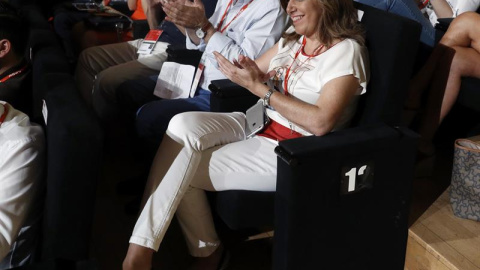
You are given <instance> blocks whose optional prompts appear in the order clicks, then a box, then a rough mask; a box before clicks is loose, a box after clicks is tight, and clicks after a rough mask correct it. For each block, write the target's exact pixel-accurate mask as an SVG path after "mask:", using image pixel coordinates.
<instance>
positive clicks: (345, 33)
mask: <svg viewBox="0 0 480 270" xmlns="http://www.w3.org/2000/svg"><path fill="white" fill-rule="evenodd" d="M290 1H298V0H290ZM303 1H315V2H316V3H317V7H318V10H319V11H320V13H321V14H320V20H319V21H318V25H317V29H318V37H319V39H320V40H321V41H322V42H323V43H324V44H325V45H326V46H327V47H330V46H332V45H333V41H334V40H335V39H345V38H351V39H354V40H356V41H357V42H358V43H360V44H362V45H364V43H365V38H364V31H363V28H362V26H361V25H360V24H359V23H358V15H357V10H356V9H355V8H354V6H353V1H352V0H303ZM300 36H301V35H300V34H297V33H296V32H292V33H289V34H287V33H284V34H283V37H284V38H285V39H286V40H287V42H289V41H292V40H298V39H299V38H300Z"/></svg>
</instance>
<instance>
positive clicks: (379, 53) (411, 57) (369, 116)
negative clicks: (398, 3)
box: [354, 2, 421, 126]
mask: <svg viewBox="0 0 480 270" xmlns="http://www.w3.org/2000/svg"><path fill="white" fill-rule="evenodd" d="M355 4H356V7H357V8H358V9H359V10H362V11H363V12H364V14H363V17H362V19H361V23H362V25H363V26H364V28H365V30H366V46H367V49H368V53H369V58H370V74H371V76H370V81H369V83H368V86H367V93H365V95H363V96H362V97H361V98H360V104H359V106H358V111H357V113H356V118H355V120H354V126H355V125H369V124H373V123H380V122H384V123H388V124H392V125H397V124H399V123H400V118H401V113H402V109H403V102H404V100H405V98H406V94H407V87H408V81H409V80H410V78H411V75H412V72H413V65H414V63H415V55H416V53H417V48H418V44H419V41H418V40H419V36H420V31H421V27H420V25H419V24H418V23H417V22H415V21H412V20H408V19H406V18H403V17H400V16H397V15H395V14H391V13H386V12H383V11H380V10H378V9H375V8H372V7H370V6H367V5H362V4H360V3H357V2H355Z"/></svg>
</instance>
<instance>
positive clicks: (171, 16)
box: [163, 0, 208, 29]
mask: <svg viewBox="0 0 480 270" xmlns="http://www.w3.org/2000/svg"><path fill="white" fill-rule="evenodd" d="M163 10H164V11H165V14H167V17H165V20H167V21H170V22H173V23H174V24H176V25H179V26H183V27H185V28H190V29H197V28H200V27H202V26H204V25H205V24H207V23H208V19H207V17H206V16H205V7H204V5H203V3H202V1H201V0H194V1H193V2H190V1H189V0H186V1H182V0H179V1H171V2H165V3H164V4H163Z"/></svg>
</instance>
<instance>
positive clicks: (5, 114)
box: [0, 104, 8, 127]
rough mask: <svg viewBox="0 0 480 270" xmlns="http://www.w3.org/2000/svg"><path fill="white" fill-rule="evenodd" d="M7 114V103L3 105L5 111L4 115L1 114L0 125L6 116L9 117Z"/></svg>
mask: <svg viewBox="0 0 480 270" xmlns="http://www.w3.org/2000/svg"><path fill="white" fill-rule="evenodd" d="M2 105H3V104H2ZM7 114H8V107H7V105H3V113H2V116H0V127H1V126H2V124H3V121H5V118H7Z"/></svg>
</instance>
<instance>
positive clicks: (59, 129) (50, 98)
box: [22, 4, 103, 261]
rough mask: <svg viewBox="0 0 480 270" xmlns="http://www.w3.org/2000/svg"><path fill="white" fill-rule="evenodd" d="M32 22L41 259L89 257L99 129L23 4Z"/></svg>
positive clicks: (34, 9) (50, 37) (33, 9)
mask: <svg viewBox="0 0 480 270" xmlns="http://www.w3.org/2000/svg"><path fill="white" fill-rule="evenodd" d="M22 9H23V11H24V12H23V13H24V15H25V17H26V19H27V20H28V22H29V24H30V37H29V52H28V54H29V55H28V58H29V59H30V61H31V65H32V91H33V93H32V94H33V101H34V104H33V116H32V118H33V120H34V121H35V122H37V123H41V124H43V125H44V129H45V134H46V139H47V140H46V141H47V168H46V194H45V208H44V220H43V229H42V235H41V239H42V244H41V247H40V254H41V260H42V261H48V260H55V259H59V258H61V259H66V260H72V261H79V260H85V259H87V258H88V254H89V253H88V248H89V244H90V235H91V228H92V222H93V213H94V205H95V197H96V189H97V181H98V177H99V172H100V168H101V164H102V152H103V151H102V149H103V132H102V129H101V127H100V124H99V122H98V120H97V118H96V116H95V115H94V114H93V113H92V112H91V110H89V109H88V108H87V106H86V104H85V103H84V102H83V100H82V99H81V97H80V95H79V93H78V91H77V89H76V86H75V82H74V78H73V75H72V71H71V67H70V65H69V63H68V62H67V59H66V57H65V54H64V51H63V49H62V48H61V46H60V43H59V42H58V40H57V37H56V35H55V33H54V32H53V31H52V30H51V26H50V24H49V23H48V21H47V19H46V16H45V15H44V14H43V13H42V10H41V8H40V7H39V6H36V5H35V4H29V5H23V6H22Z"/></svg>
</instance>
